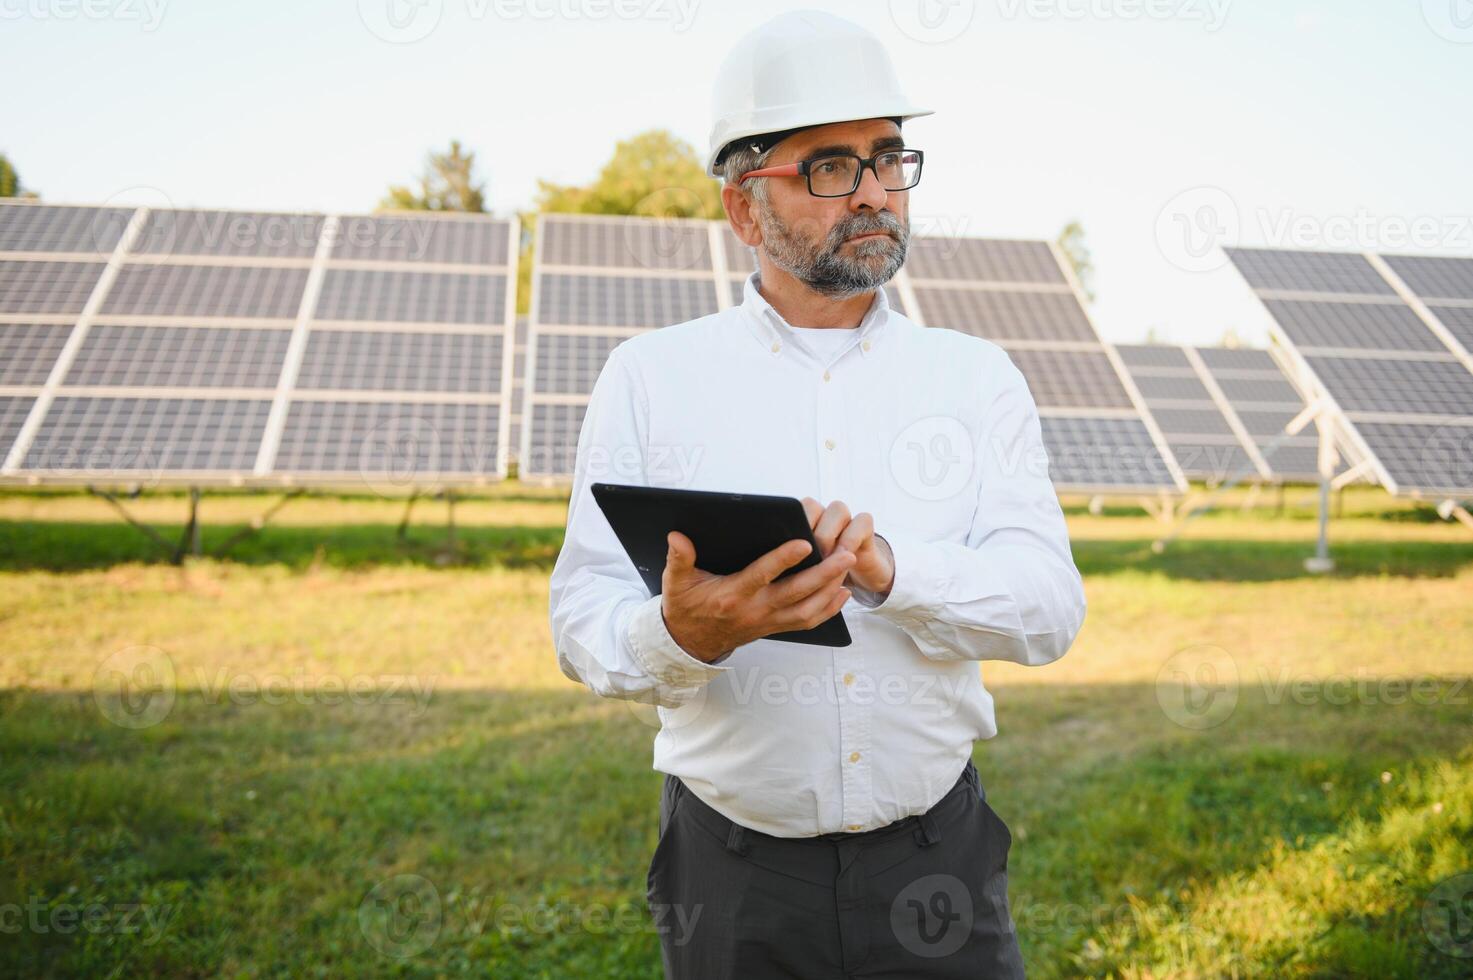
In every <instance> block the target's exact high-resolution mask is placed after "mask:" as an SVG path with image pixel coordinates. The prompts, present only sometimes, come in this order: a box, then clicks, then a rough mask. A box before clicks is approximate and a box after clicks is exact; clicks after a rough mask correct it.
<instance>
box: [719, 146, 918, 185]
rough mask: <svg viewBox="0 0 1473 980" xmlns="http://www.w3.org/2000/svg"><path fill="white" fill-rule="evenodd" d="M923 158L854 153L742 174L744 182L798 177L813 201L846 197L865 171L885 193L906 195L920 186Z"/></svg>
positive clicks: (914, 153)
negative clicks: (916, 186)
mask: <svg viewBox="0 0 1473 980" xmlns="http://www.w3.org/2000/svg"><path fill="white" fill-rule="evenodd" d="M924 157H925V154H924V153H922V152H921V151H920V150H912V149H910V148H909V147H901V148H900V149H896V150H884V151H883V152H880V153H876V154H875V155H874V156H872V157H862V156H860V155H859V154H857V153H830V154H825V155H823V156H821V157H814V158H813V159H811V160H800V161H799V162H797V163H785V164H783V165H782V166H780V167H764V168H763V169H761V170H752V171H749V172H748V173H744V174H742V178H741V180H739V181H737V183H743V182H745V181H746V180H747V179H748V178H749V177H797V176H799V175H801V176H803V177H806V178H807V180H808V193H810V194H812V195H813V196H814V197H848V196H849V195H850V194H853V193H854V192H855V191H857V190H858V189H859V181H860V179H861V178H862V177H863V176H864V171H865V168H866V167H867V168H869V169H870V170H873V171H874V174H875V179H876V180H878V181H879V182H880V186H881V187H883V188H884V189H885V190H887V191H908V190H910V189H911V188H912V187H914V186H915V185H916V184H919V183H920V182H921V161H922V159H923V158H924Z"/></svg>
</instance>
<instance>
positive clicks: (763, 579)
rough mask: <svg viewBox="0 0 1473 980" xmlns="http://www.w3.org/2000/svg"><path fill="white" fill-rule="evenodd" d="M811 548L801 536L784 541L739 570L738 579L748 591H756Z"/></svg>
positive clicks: (796, 562)
mask: <svg viewBox="0 0 1473 980" xmlns="http://www.w3.org/2000/svg"><path fill="white" fill-rule="evenodd" d="M811 550H812V548H811V547H810V546H809V544H808V542H807V541H804V540H802V539H801V538H793V539H792V540H791V541H784V542H783V543H782V544H780V545H778V546H777V547H776V548H773V549H772V550H771V551H769V552H768V553H767V554H765V555H763V556H762V557H760V558H758V559H757V560H755V561H753V562H752V563H751V564H750V565H748V566H747V567H746V568H744V569H742V570H741V571H740V572H738V573H737V576H738V581H739V583H740V585H741V587H742V589H743V590H745V591H746V592H747V593H753V592H756V591H757V590H758V589H761V588H763V587H764V586H766V585H767V584H768V583H770V582H771V581H772V580H773V579H775V578H777V577H778V576H779V575H781V574H782V573H783V572H785V571H787V570H788V569H789V568H792V567H793V566H794V565H796V564H798V562H800V561H802V560H803V558H804V557H805V556H806V555H807V554H808V552H809V551H811Z"/></svg>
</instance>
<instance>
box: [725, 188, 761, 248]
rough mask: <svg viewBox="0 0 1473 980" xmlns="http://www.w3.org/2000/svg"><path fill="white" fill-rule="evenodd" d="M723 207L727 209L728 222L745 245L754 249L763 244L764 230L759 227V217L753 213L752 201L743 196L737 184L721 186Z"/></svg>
mask: <svg viewBox="0 0 1473 980" xmlns="http://www.w3.org/2000/svg"><path fill="white" fill-rule="evenodd" d="M721 206H722V207H723V208H725V209H726V222H727V224H729V225H731V230H732V232H733V233H735V234H736V236H737V238H738V239H739V240H740V241H741V242H742V244H744V245H750V246H751V247H753V248H756V247H757V246H759V245H761V244H762V229H761V228H760V227H758V225H757V216H756V215H755V214H754V213H753V211H752V199H751V198H750V197H748V196H747V195H746V194H743V193H742V192H741V191H740V190H739V189H738V188H737V187H736V185H735V184H722V185H721Z"/></svg>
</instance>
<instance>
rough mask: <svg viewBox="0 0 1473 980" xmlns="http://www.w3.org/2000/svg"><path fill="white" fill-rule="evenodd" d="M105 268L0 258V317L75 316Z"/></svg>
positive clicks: (94, 264)
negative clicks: (21, 314)
mask: <svg viewBox="0 0 1473 980" xmlns="http://www.w3.org/2000/svg"><path fill="white" fill-rule="evenodd" d="M7 210H8V209H7ZM105 267H106V266H105V265H104V264H103V263H101V262H19V261H13V260H9V259H4V258H0V313H25V314H36V313H50V314H66V315H70V316H75V315H77V314H78V313H81V312H82V307H84V306H86V305H87V298H88V297H89V296H91V295H92V290H93V288H94V287H95V286H96V285H97V281H98V280H99V279H101V278H102V270H103V269H104V268H105Z"/></svg>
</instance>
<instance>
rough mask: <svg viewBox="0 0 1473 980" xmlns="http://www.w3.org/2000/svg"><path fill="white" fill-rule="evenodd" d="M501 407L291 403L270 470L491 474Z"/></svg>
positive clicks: (414, 475) (407, 476) (404, 474)
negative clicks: (272, 468) (274, 462)
mask: <svg viewBox="0 0 1473 980" xmlns="http://www.w3.org/2000/svg"><path fill="white" fill-rule="evenodd" d="M499 412H500V406H498V405H491V404H460V403H455V402H385V401H356V402H355V401H311V400H307V399H296V400H294V401H293V402H292V405H291V411H290V413H289V414H288V415H287V419H286V426H285V428H284V429H283V431H282V435H281V446H280V448H279V449H278V450H277V456H276V465H277V468H278V469H280V470H282V471H284V472H289V473H297V474H358V475H361V476H365V477H370V476H375V475H398V476H402V477H403V478H404V479H405V480H406V481H411V480H414V479H415V478H422V477H429V476H438V475H441V474H459V475H462V476H483V477H493V476H495V475H496V474H497V472H498V448H499V445H498V436H497V433H498V430H499V427H500V426H499V422H500V419H499V414H498V413H499Z"/></svg>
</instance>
